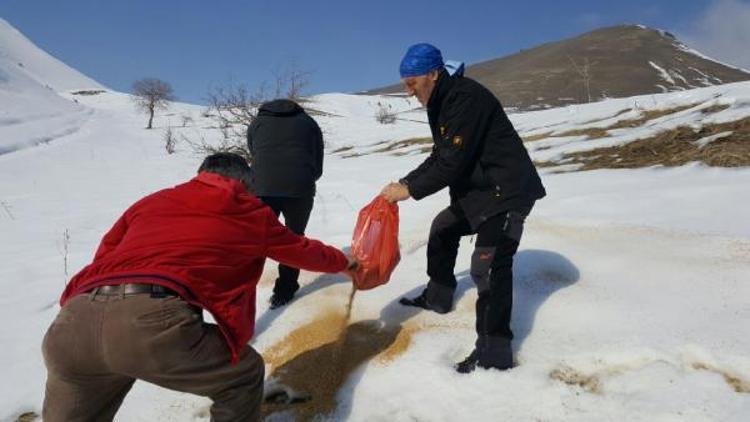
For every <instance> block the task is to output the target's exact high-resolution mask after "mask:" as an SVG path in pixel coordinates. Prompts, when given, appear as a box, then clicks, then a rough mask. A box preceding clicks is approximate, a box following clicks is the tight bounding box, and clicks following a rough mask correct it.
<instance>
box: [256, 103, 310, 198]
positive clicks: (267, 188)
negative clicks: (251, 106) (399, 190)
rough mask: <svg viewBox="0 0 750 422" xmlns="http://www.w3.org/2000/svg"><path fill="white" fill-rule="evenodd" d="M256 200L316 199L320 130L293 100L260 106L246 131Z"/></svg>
mask: <svg viewBox="0 0 750 422" xmlns="http://www.w3.org/2000/svg"><path fill="white" fill-rule="evenodd" d="M247 145H248V148H249V149H250V153H251V154H252V169H253V173H254V185H253V189H254V191H255V194H256V195H257V196H281V197H293V198H302V197H308V196H313V195H315V182H316V181H317V180H318V179H319V178H320V176H321V174H323V135H322V133H321V131H320V126H318V124H317V123H316V122H315V120H313V119H312V117H310V116H308V115H307V113H305V111H304V110H303V109H302V107H300V106H299V105H298V104H297V103H295V102H294V101H291V100H285V99H280V100H273V101H270V102H267V103H265V104H263V105H261V107H260V109H259V110H258V116H257V117H256V118H255V120H254V121H253V123H252V124H251V125H250V127H249V128H248V131H247Z"/></svg>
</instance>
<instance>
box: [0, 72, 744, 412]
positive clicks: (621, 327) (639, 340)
mask: <svg viewBox="0 0 750 422" xmlns="http://www.w3.org/2000/svg"><path fill="white" fill-rule="evenodd" d="M10 69H13V68H12V67H8V66H7V65H5V64H4V65H3V67H0V70H2V71H4V72H5V73H4V75H7V76H5V77H4V78H5V82H0V90H2V89H5V90H6V91H0V92H16V93H19V94H18V96H16V97H10V96H0V110H5V108H6V107H10V106H14V103H13V102H14V101H16V99H18V98H27V99H28V106H26V108H25V109H24V110H23V111H22V112H19V113H18V114H17V115H16V116H20V118H19V119H20V120H21V122H20V123H18V124H27V128H30V127H36V128H37V129H38V130H39V132H38V133H39V134H63V135H59V136H51V135H50V139H49V141H48V142H43V143H39V144H38V145H36V146H34V147H25V148H13V151H6V153H5V154H1V155H0V238H1V239H2V240H3V242H0V256H1V257H2V263H3V265H2V266H0V280H3V284H2V285H3V287H4V290H3V294H2V295H0V319H1V320H2V321H4V323H3V324H2V325H0V339H1V340H2V345H3V348H2V349H0V357H1V358H2V360H3V362H5V365H4V368H3V371H2V372H3V376H2V377H1V378H0V420H2V421H15V420H16V419H17V418H18V416H19V415H21V414H23V413H27V414H29V415H31V413H37V414H38V413H40V408H41V400H42V395H43V391H44V379H45V372H44V366H43V363H42V357H41V352H40V344H41V341H42V336H43V334H44V331H45V330H46V328H47V326H48V324H49V323H50V321H51V320H52V319H53V318H54V316H55V314H56V313H57V311H58V309H59V308H58V305H57V300H58V297H59V294H60V292H61V291H62V289H63V287H64V285H65V282H66V280H68V279H69V277H70V276H71V275H73V274H74V273H75V272H76V271H77V270H78V269H80V268H81V267H82V266H83V265H85V264H86V263H88V262H89V260H90V259H91V257H92V255H93V252H94V250H95V248H96V245H97V243H98V241H99V239H100V237H101V235H102V234H103V233H104V232H105V231H106V230H107V229H108V228H109V227H110V225H111V224H112V223H113V222H114V221H115V219H116V218H117V217H118V216H119V215H120V213H121V212H122V211H123V210H124V209H125V208H126V207H127V206H128V205H129V204H130V203H132V202H133V201H135V200H137V199H139V198H140V197H142V196H143V195H146V194H148V193H150V192H153V191H155V190H158V189H161V188H164V187H166V186H171V185H174V184H177V183H181V182H183V181H185V180H186V179H188V178H190V177H192V175H193V174H194V173H195V171H196V169H197V167H198V165H199V163H200V161H201V159H202V157H201V156H199V155H197V154H196V153H194V151H193V150H192V148H191V147H190V146H189V145H188V144H186V143H185V142H183V141H182V139H183V138H182V136H183V135H184V136H186V137H191V138H194V139H195V138H199V137H203V138H205V140H206V141H207V142H210V143H215V142H218V141H219V139H220V137H221V134H220V131H219V130H218V129H216V128H215V123H214V122H213V121H211V120H210V119H209V118H206V117H204V116H203V113H202V111H203V110H202V108H201V107H198V106H194V105H189V104H174V105H173V106H172V108H170V109H169V110H167V111H166V112H164V113H162V114H159V115H157V117H156V119H155V129H154V130H150V131H149V130H145V129H143V126H144V123H145V117H144V116H143V115H141V114H137V113H136V112H135V110H134V108H133V105H132V102H131V101H130V98H129V96H127V95H125V94H120V93H114V92H109V91H107V92H103V93H100V94H98V95H89V96H81V95H75V96H74V95H70V94H65V95H64V98H63V97H60V96H58V95H57V94H55V93H54V92H52V91H49V90H47V91H49V93H50V95H49V96H46V93H47V91H44V90H42V91H38V92H37V91H34V92H35V93H34V94H33V95H31V94H29V95H28V96H27V95H26V94H27V93H28V92H30V91H28V90H27V89H26V88H25V85H23V84H29V86H31V85H33V84H32V82H33V81H35V80H33V79H32V78H30V77H29V78H24V76H23V74H22V73H18V72H15V73H14V72H13V71H11V70H10ZM26 76H28V75H26ZM3 83H4V84H5V85H3ZM22 87H23V89H22ZM43 89H44V88H43ZM24 96H25V97H24ZM73 98H75V99H76V100H77V101H78V103H75V102H72V101H71V100H70V99H73ZM57 101H62V102H59V103H58V102H57ZM58 105H59V107H60V108H56V107H58ZM307 106H308V107H309V108H310V109H313V110H315V111H316V113H315V118H316V119H317V120H318V121H319V122H320V124H321V126H322V127H323V130H324V133H325V137H326V143H327V155H326V162H325V172H324V175H323V178H322V179H321V181H320V183H319V185H318V195H317V197H316V205H315V208H314V210H313V215H312V218H311V222H310V226H309V229H308V234H309V235H310V236H311V237H315V238H320V239H323V240H325V241H326V242H328V243H331V244H334V245H340V246H346V245H347V244H349V242H350V237H351V232H352V228H353V226H354V222H355V219H356V214H357V212H358V210H359V209H360V208H361V207H362V206H364V205H365V204H366V203H367V202H369V200H370V199H371V198H372V197H373V196H374V195H376V194H377V193H378V192H379V190H380V187H381V186H383V185H384V184H385V183H387V182H389V181H392V180H396V179H398V178H399V177H401V176H403V175H404V174H405V173H406V172H407V171H409V170H410V169H412V168H413V167H414V166H416V165H417V164H419V163H420V162H421V160H423V159H424V157H425V153H424V152H423V150H424V148H425V147H426V146H427V144H425V143H424V141H423V140H421V139H423V138H424V137H427V136H429V129H428V127H427V125H426V124H425V123H424V122H425V121H426V116H425V114H424V111H423V110H420V109H419V107H418V104H417V103H416V102H415V101H414V100H413V99H411V100H410V99H405V98H402V97H389V96H356V95H346V94H325V95H320V96H317V97H313V98H312V99H311V102H310V103H308V104H307ZM383 106H385V107H386V108H388V110H390V111H391V112H393V113H396V117H397V120H396V121H395V123H393V124H389V125H384V124H381V123H378V122H377V121H376V120H375V117H374V116H375V114H376V112H377V111H378V110H379V109H380V108H382V107H383ZM45 107H50V111H49V112H48V114H49V115H48V116H46V117H45V116H43V117H41V118H39V119H37V120H33V119H32V116H35V115H34V112H35V111H34V110H35V109H36V110H45ZM66 107H70V108H69V109H68V108H66ZM749 107H750V84H748V83H738V84H730V85H723V86H720V87H708V88H704V89H699V90H690V91H683V92H679V93H669V94H660V95H654V96H643V97H634V98H627V99H618V100H609V101H604V102H600V103H595V104H589V105H581V106H570V107H566V108H560V109H554V110H545V111H539V112H534V113H527V114H516V115H512V116H511V119H512V120H513V122H514V124H515V125H516V126H517V128H518V129H519V131H521V133H522V134H523V135H524V136H525V137H526V139H527V141H528V142H527V147H528V148H529V150H530V152H531V154H532V156H533V157H534V158H535V159H536V160H537V161H539V162H545V163H551V164H549V166H548V167H544V169H543V170H542V177H543V181H544V183H545V185H546V187H547V190H548V192H549V196H548V197H547V198H545V199H544V200H542V201H540V202H539V203H538V204H537V207H536V208H535V210H534V212H533V213H532V215H531V217H530V218H529V220H528V224H527V227H526V232H525V235H524V236H525V237H524V239H523V241H522V243H521V247H520V250H519V253H518V255H517V257H516V261H515V268H514V271H515V277H516V281H515V292H514V300H515V307H514V315H513V329H514V332H515V334H516V340H515V342H514V348H515V349H516V356H517V361H518V364H519V366H518V367H517V368H514V369H512V370H510V371H507V372H502V373H501V372H496V371H476V372H475V373H472V374H470V375H459V374H457V373H455V372H454V371H453V369H452V364H453V363H454V362H455V361H457V360H460V359H462V358H463V357H464V356H465V355H466V354H467V353H468V352H469V350H470V348H471V345H472V343H473V340H474V333H473V319H474V308H473V306H474V300H475V299H476V289H475V288H474V286H473V284H472V282H471V278H470V276H469V273H468V269H469V262H470V254H471V250H472V246H473V245H472V243H471V242H472V239H470V238H466V239H464V241H463V243H462V246H461V250H460V253H459V257H458V264H457V268H456V271H457V274H458V278H459V289H458V293H457V302H456V308H455V310H454V311H453V312H452V313H450V314H447V315H437V314H432V313H425V312H421V313H420V312H414V311H412V310H410V309H406V308H403V307H401V306H399V305H398V303H397V301H398V299H399V298H400V297H401V296H403V295H413V294H415V293H416V292H418V291H419V290H420V289H421V286H422V285H423V284H424V283H425V282H426V281H427V277H426V275H425V246H426V240H427V234H428V230H429V224H430V221H431V219H432V217H433V216H434V215H435V214H436V213H437V212H438V211H439V210H440V209H442V208H443V207H445V206H446V204H447V202H448V198H447V194H446V192H441V193H439V194H436V195H434V196H432V197H429V198H426V199H424V200H422V201H420V202H414V201H407V202H405V203H403V205H402V206H401V208H400V213H401V230H400V241H401V249H402V255H403V258H402V262H401V263H400V265H399V267H398V268H397V269H396V271H395V273H394V276H393V279H392V281H391V282H390V283H389V284H387V285H385V286H383V287H380V288H377V289H375V290H372V291H367V292H358V293H357V294H356V295H355V297H354V302H353V308H352V315H351V319H350V320H349V321H345V320H344V318H345V307H346V304H347V300H348V297H349V292H350V285H349V283H348V282H347V280H346V279H345V278H344V277H343V276H339V275H320V274H313V273H304V272H303V274H302V279H301V282H302V285H303V287H302V289H301V290H300V292H299V294H298V298H297V299H296V300H295V301H294V302H293V303H292V304H291V305H290V306H288V307H286V308H283V309H278V310H269V309H268V305H267V299H268V297H269V296H270V294H271V289H272V283H273V279H274V278H275V274H274V272H275V265H274V263H271V262H269V263H268V265H267V267H266V272H265V274H264V277H263V279H262V281H261V283H260V285H259V294H258V320H257V335H256V337H255V338H254V339H253V341H252V345H253V346H254V347H255V348H256V349H258V350H259V351H260V352H261V353H263V355H264V357H265V359H266V362H267V373H268V374H269V376H270V377H272V378H275V379H276V380H277V381H278V382H281V383H283V384H285V385H289V386H292V387H294V388H296V389H298V390H300V392H303V393H310V394H312V396H313V400H312V401H310V402H307V403H302V404H296V405H292V406H284V405H272V406H267V407H265V409H264V413H265V414H266V415H267V416H268V420H292V419H297V420H303V419H305V418H309V417H311V416H314V415H317V416H319V417H321V418H323V419H331V420H353V421H373V420H375V421H407V420H409V421H412V420H418V421H452V420H467V421H496V420H510V421H527V420H538V421H602V420H612V421H622V420H628V421H639V420H642V421H718V420H721V421H736V422H740V421H745V420H747V416H748V415H750V358H749V357H748V351H749V350H750V306H748V303H747V298H748V297H750V284H749V283H748V281H750V280H749V279H748V274H750V220H748V219H747V215H750V199H749V197H748V195H747V186H748V185H750V168H747V167H735V168H724V167H709V166H707V165H705V164H702V163H701V162H693V163H689V164H686V165H677V166H673V167H666V166H646V167H643V168H620V169H611V168H599V169H596V170H589V171H571V170H580V169H581V168H582V167H583V166H586V165H589V164H590V162H591V160H592V158H591V157H588V156H587V157H578V156H572V155H570V154H573V153H576V152H582V151H583V152H585V151H596V150H598V149H600V148H603V147H610V146H617V147H618V148H621V147H623V146H624V145H628V144H634V143H636V142H639V141H640V140H642V139H645V138H650V137H653V136H654V135H655V134H658V133H662V132H664V131H671V130H674V129H675V128H677V127H681V126H682V125H692V126H694V127H696V128H697V127H699V126H700V127H704V126H705V125H711V124H721V123H727V122H730V121H737V120H738V119H739V120H741V119H744V118H747V117H748V116H750V109H749ZM657 110H662V112H663V113H657V112H656V111H657ZM705 110H708V111H705ZM667 111H668V112H667ZM56 113H57V114H56ZM42 114H43V113H42ZM183 116H190V117H191V119H190V120H187V121H185V119H183ZM3 118H5V117H3ZM7 119H12V117H8V118H7ZM3 121H4V122H5V124H3V123H0V139H1V140H4V139H5V137H6V134H7V133H10V131H11V130H13V129H12V128H13V124H11V123H12V122H10V121H9V120H3ZM32 122H34V124H32ZM183 122H185V125H184V126H183ZM618 122H619V123H620V124H618ZM634 122H637V123H634ZM625 123H628V124H627V125H626V124H625ZM168 127H171V130H172V131H173V133H174V135H175V137H176V138H177V139H178V143H177V146H176V147H177V151H176V153H175V154H171V155H170V154H168V153H167V152H166V151H165V148H164V139H163V137H164V133H165V130H166V129H167V128H168ZM70 128H75V129H76V130H70ZM593 129H598V130H597V131H593ZM573 131H579V132H580V133H574V132H573ZM66 132H67V133H66ZM594 134H596V136H594ZM24 136H25V135H24ZM725 136H730V135H725ZM719 142H722V140H721V139H720V138H717V139H714V140H706V139H704V140H703V142H702V143H705V145H706V147H708V146H710V145H712V144H714V143H719ZM0 145H2V144H0ZM718 145H720V144H718ZM310 380H313V381H314V382H313V383H312V384H310ZM208 405H209V402H208V401H207V400H206V399H203V398H198V397H195V396H190V395H186V394H180V393H176V392H171V391H167V390H163V389H160V388H158V387H155V386H152V385H149V384H145V383H137V384H136V385H135V387H134V389H133V390H132V392H131V393H130V395H129V396H128V397H127V399H126V400H125V403H124V405H123V407H122V409H121V411H120V413H119V414H118V418H117V420H120V421H155V420H158V421H191V420H196V421H206V420H208ZM29 417H31V416H29Z"/></svg>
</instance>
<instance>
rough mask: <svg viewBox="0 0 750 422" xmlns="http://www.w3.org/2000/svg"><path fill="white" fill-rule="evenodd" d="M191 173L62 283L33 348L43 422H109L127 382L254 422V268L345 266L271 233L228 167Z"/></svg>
mask: <svg viewBox="0 0 750 422" xmlns="http://www.w3.org/2000/svg"><path fill="white" fill-rule="evenodd" d="M198 172H199V173H198V176H197V177H195V178H194V179H192V180H190V181H189V182H187V183H184V184H182V185H178V186H176V187H174V188H170V189H165V190H162V191H159V192H156V193H154V194H151V195H149V196H147V197H145V198H143V199H141V200H140V201H138V202H136V203H135V204H134V205H132V206H131V207H130V208H129V209H128V210H127V211H125V214H123V216H122V217H120V219H119V220H117V222H116V223H115V225H114V226H113V227H112V228H111V229H110V231H109V232H108V233H107V234H106V235H105V236H104V238H103V239H102V241H101V244H100V245H99V249H98V250H97V251H96V255H95V256H94V261H93V262H92V263H91V264H89V265H88V266H86V267H85V268H84V269H83V270H81V271H80V272H79V273H78V274H77V275H76V276H75V277H73V279H71V281H70V283H68V285H67V287H66V289H65V291H64V292H63V294H62V297H61V299H60V304H61V305H62V309H61V310H60V313H59V314H58V316H57V318H56V319H55V321H54V322H53V323H52V325H51V326H50V328H49V330H48V331H47V334H46V336H45V338H44V343H43V346H42V347H43V353H44V359H45V364H46V365H47V373H48V375H47V388H46V393H45V399H44V411H43V413H44V415H43V416H44V420H45V421H46V422H54V421H105V420H112V419H113V418H114V415H115V413H116V412H117V409H118V408H119V407H120V404H121V403H122V400H123V399H124V398H125V395H126V394H127V392H128V391H129V390H130V388H131V386H132V385H133V382H135V380H136V379H140V380H144V381H147V382H151V383H153V384H157V385H160V386H162V387H165V388H169V389H172V390H177V391H184V392H188V393H193V394H197V395H201V396H207V397H210V398H211V399H212V400H213V406H212V407H211V417H212V420H214V421H255V420H258V419H259V418H260V403H261V399H262V394H263V376H264V364H263V359H262V357H261V356H260V355H259V354H258V353H257V352H256V351H255V350H253V348H252V347H250V346H249V345H248V344H247V342H248V341H249V340H250V338H251V337H252V336H253V330H254V323H255V291H256V285H257V283H258V280H259V279H260V276H261V273H262V271H263V264H264V262H265V259H266V258H267V257H268V258H271V259H274V260H276V261H278V262H281V263H283V264H286V265H289V266H292V267H297V268H302V269H306V270H309V271H320V272H332V273H333V272H340V271H345V270H346V269H347V268H350V267H352V266H354V265H355V263H354V261H352V260H351V259H349V258H347V257H346V256H345V255H344V254H343V253H341V251H339V250H338V249H336V248H334V247H331V246H327V245H324V244H323V243H321V242H319V241H317V240H311V239H307V238H305V237H303V236H299V235H296V234H294V233H293V232H291V231H290V230H289V229H287V228H286V227H285V226H284V225H282V224H281V223H279V221H278V219H277V218H276V215H275V214H274V213H273V211H272V210H271V209H270V208H268V207H267V206H264V205H263V203H262V202H260V200H258V199H257V198H256V197H255V196H253V195H251V194H250V193H248V191H247V188H246V186H249V184H248V182H249V181H250V176H251V175H250V168H249V167H248V165H247V163H246V162H245V161H244V159H242V158H241V157H239V156H238V155H235V154H227V153H219V154H214V155H211V156H209V157H208V158H206V160H205V161H204V162H203V164H202V165H201V167H200V169H199V170H198ZM202 309H204V310H206V311H208V312H210V313H211V315H212V316H213V318H214V319H215V321H216V324H215V325H214V324H207V323H204V322H203V320H202V317H201V316H202V313H201V310H202Z"/></svg>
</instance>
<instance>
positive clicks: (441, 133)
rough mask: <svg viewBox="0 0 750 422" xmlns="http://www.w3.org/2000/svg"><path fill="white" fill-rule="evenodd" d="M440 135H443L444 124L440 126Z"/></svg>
mask: <svg viewBox="0 0 750 422" xmlns="http://www.w3.org/2000/svg"><path fill="white" fill-rule="evenodd" d="M440 136H445V126H440Z"/></svg>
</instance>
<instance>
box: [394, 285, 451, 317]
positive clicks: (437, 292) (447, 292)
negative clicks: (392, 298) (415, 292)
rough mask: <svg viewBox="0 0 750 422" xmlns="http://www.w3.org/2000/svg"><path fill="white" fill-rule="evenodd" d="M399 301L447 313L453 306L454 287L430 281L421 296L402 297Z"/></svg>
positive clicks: (405, 304)
mask: <svg viewBox="0 0 750 422" xmlns="http://www.w3.org/2000/svg"><path fill="white" fill-rule="evenodd" d="M398 303H400V304H402V305H404V306H414V307H417V308H422V309H427V310H428V311H434V312H437V313H439V314H447V313H448V312H450V311H451V307H452V306H453V289H449V288H447V287H444V286H441V285H438V284H435V283H432V282H430V283H428V284H427V288H425V289H424V290H422V293H421V294H420V295H419V296H417V297H414V298H411V299H410V298H408V297H402V298H401V299H400V300H399V301H398Z"/></svg>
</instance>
